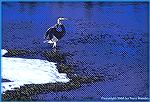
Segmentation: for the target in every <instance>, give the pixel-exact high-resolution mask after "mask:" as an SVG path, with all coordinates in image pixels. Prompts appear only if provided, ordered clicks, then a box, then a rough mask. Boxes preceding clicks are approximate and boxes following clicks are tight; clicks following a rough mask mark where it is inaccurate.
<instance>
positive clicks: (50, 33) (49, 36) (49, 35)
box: [44, 28, 54, 40]
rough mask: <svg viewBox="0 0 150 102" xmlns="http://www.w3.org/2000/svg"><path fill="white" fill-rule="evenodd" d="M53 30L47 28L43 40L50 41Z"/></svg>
mask: <svg viewBox="0 0 150 102" xmlns="http://www.w3.org/2000/svg"><path fill="white" fill-rule="evenodd" d="M53 29H54V28H49V29H48V30H47V31H46V33H45V35H44V39H46V40H50V39H52V38H53Z"/></svg>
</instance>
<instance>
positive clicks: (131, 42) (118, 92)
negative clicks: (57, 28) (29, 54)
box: [2, 2, 148, 101]
mask: <svg viewBox="0 0 150 102" xmlns="http://www.w3.org/2000/svg"><path fill="white" fill-rule="evenodd" d="M58 17H66V18H69V20H68V21H64V22H63V24H64V25H65V27H66V35H65V36H64V37H63V38H62V39H61V40H60V41H59V42H58V49H59V51H60V52H61V53H69V54H70V56H68V57H66V60H67V63H68V64H72V65H74V66H75V68H74V70H75V73H76V74H79V75H93V74H94V75H97V74H102V75H104V78H105V81H103V82H97V83H91V84H83V85H82V87H81V88H79V89H76V90H70V91H64V92H51V93H47V94H44V93H43V94H42V93H41V94H39V95H36V96H33V100H45V101H46V100H102V96H103V97H117V96H122V97H138V96H140V97H148V3H144V2H141V3H138V2H136V3H134V2H133V3H129V2H128V3H121V2H120V3H112V2H67V3H65V2H51V3H48V2H32V3H27V2H26V3H19V2H9V3H8V2H4V3H3V4H2V41H3V42H2V48H4V49H25V50H31V51H37V52H39V53H40V52H42V51H45V50H46V51H47V50H49V51H51V50H52V49H51V47H52V46H51V45H49V44H46V43H43V40H44V39H43V35H44V33H45V32H46V30H47V29H48V28H49V27H51V26H52V25H54V24H55V23H56V21H57V18H58ZM38 58H40V59H44V57H42V56H40V55H39V56H38Z"/></svg>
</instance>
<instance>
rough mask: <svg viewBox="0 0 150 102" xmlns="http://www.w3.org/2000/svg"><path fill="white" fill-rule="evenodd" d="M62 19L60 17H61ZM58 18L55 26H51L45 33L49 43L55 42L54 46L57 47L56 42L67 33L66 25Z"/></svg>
mask: <svg viewBox="0 0 150 102" xmlns="http://www.w3.org/2000/svg"><path fill="white" fill-rule="evenodd" d="M59 19H60V18H59ZM59 19H58V21H57V24H55V25H54V26H53V27H50V28H49V29H48V30H47V31H46V34H45V39H46V41H44V42H47V43H50V44H51V43H53V47H56V43H57V42H58V40H60V39H61V38H62V37H63V36H64V35H65V33H66V31H65V27H64V25H63V24H61V23H60V20H59Z"/></svg>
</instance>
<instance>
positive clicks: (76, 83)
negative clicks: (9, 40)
mask: <svg viewBox="0 0 150 102" xmlns="http://www.w3.org/2000/svg"><path fill="white" fill-rule="evenodd" d="M25 54H37V53H36V52H34V51H26V50H13V49H9V50H8V54H6V55H5V56H18V55H19V56H20V55H25ZM42 55H43V56H44V57H45V58H46V59H47V60H48V61H55V62H57V63H58V62H59V63H58V64H57V69H58V72H59V73H66V74H67V76H68V78H69V79H70V81H69V82H67V83H60V82H58V83H46V84H26V85H24V86H21V87H20V88H15V89H14V90H7V91H5V93H3V94H2V100H3V101H29V100H32V99H31V96H33V95H37V94H40V93H48V92H52V91H53V92H59V91H66V90H74V89H77V88H80V87H81V84H87V83H95V82H99V81H104V76H103V75H95V76H94V75H91V76H85V75H84V76H81V75H77V74H76V73H75V72H74V68H73V66H72V65H68V64H66V63H65V56H64V55H63V54H61V53H59V52H58V51H57V50H56V51H43V52H42Z"/></svg>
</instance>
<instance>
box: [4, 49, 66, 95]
mask: <svg viewBox="0 0 150 102" xmlns="http://www.w3.org/2000/svg"><path fill="white" fill-rule="evenodd" d="M6 53H7V51H6V50H2V54H3V55H4V54H6ZM55 64H56V63H54V62H48V61H46V60H40V59H24V58H11V57H2V78H3V79H8V80H11V82H3V83H2V91H3V92H4V91H6V90H12V89H14V88H16V87H20V86H22V85H24V84H43V83H55V82H64V83H65V82H68V81H69V78H67V75H66V74H65V73H59V72H58V70H57V68H56V65H55Z"/></svg>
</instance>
